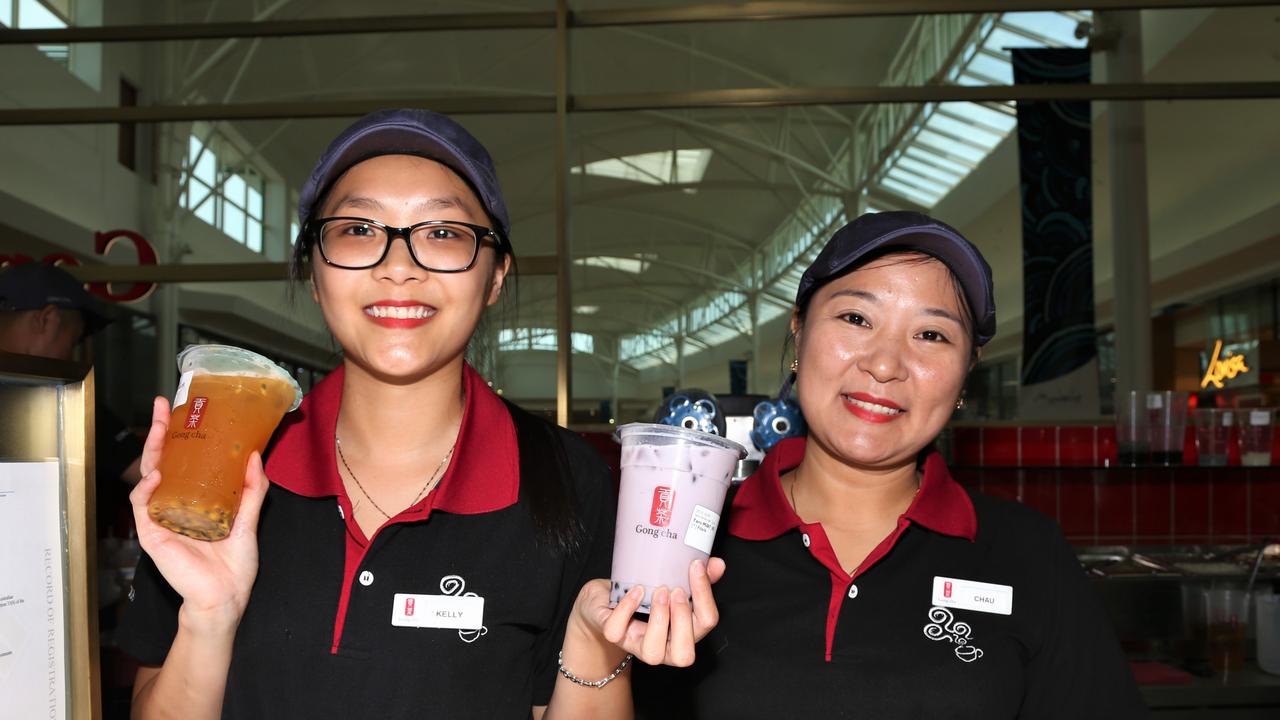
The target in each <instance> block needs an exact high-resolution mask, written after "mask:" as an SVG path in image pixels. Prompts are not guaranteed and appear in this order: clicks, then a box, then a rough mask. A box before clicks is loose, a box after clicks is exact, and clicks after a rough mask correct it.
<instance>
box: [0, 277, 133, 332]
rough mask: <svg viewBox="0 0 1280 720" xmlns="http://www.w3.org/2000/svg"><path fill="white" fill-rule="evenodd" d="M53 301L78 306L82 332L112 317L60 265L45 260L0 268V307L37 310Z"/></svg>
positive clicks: (93, 330)
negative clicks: (82, 327)
mask: <svg viewBox="0 0 1280 720" xmlns="http://www.w3.org/2000/svg"><path fill="white" fill-rule="evenodd" d="M48 305H55V306H57V307H60V308H64V309H67V310H79V311H80V314H81V316H83V317H84V335H91V334H93V333H95V332H97V331H99V330H101V329H102V328H103V327H105V326H107V325H109V324H110V323H111V322H112V321H114V319H115V318H113V317H111V316H110V315H108V314H107V311H106V310H105V308H104V307H103V306H102V304H101V303H100V302H99V301H98V300H97V299H96V298H94V297H93V295H90V294H89V292H88V291H86V290H85V289H84V284H83V283H81V282H80V281H79V280H77V279H75V278H74V277H73V276H72V275H71V273H69V272H67V271H66V270H63V269H62V268H59V267H56V266H54V265H48V264H46V263H37V262H31V263H22V264H19V265H10V266H9V267H7V268H4V269H3V270H0V310H8V311H21V310H40V309H43V308H44V307H45V306H48Z"/></svg>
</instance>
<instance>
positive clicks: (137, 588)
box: [116, 552, 182, 666]
mask: <svg viewBox="0 0 1280 720" xmlns="http://www.w3.org/2000/svg"><path fill="white" fill-rule="evenodd" d="M181 605H182V597H181V596H180V595H178V593H177V592H175V591H174V589H173V588H171V587H169V583H167V582H165V579H164V578H163V577H162V576H161V575H160V571H159V570H157V569H156V565H155V563H153V562H152V561H151V557H150V556H148V555H147V554H146V553H145V552H144V553H142V557H141V558H140V559H139V560H138V569H137V571H136V572H135V573H134V576H133V586H132V587H131V588H130V589H129V602H128V603H127V604H126V605H125V609H124V617H123V618H122V619H121V621H120V625H119V627H118V628H117V629H116V641H117V643H118V644H119V646H120V649H121V650H123V651H124V652H125V653H126V654H128V655H130V656H132V657H133V658H135V659H136V660H137V661H138V662H139V663H141V664H143V665H150V666H159V665H163V664H164V659H165V657H166V656H168V654H169V647H170V646H171V645H173V639H174V637H176V636H177V634H178V608H179V607H180V606H181Z"/></svg>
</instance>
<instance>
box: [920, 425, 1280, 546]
mask: <svg viewBox="0 0 1280 720" xmlns="http://www.w3.org/2000/svg"><path fill="white" fill-rule="evenodd" d="M1277 436H1278V438H1280V434H1277ZM1188 440H1189V441H1188V443H1187V445H1186V447H1185V449H1184V459H1185V460H1186V462H1187V463H1188V464H1184V465H1180V466H1170V467H1163V466H1143V467H1117V466H1116V464H1115V463H1116V456H1115V431H1114V429H1113V428H1111V427H1107V426H1092V425H1072V426H1023V427H1011V426H1003V427H996V426H986V427H984V426H973V425H970V426H957V427H954V428H951V429H950V431H949V433H948V435H947V437H946V438H944V441H943V442H942V443H941V444H942V445H943V449H944V452H948V453H949V455H950V457H951V460H952V463H951V464H952V469H953V474H954V475H955V477H956V479H957V480H958V481H960V482H961V483H962V484H964V485H966V486H967V487H971V488H974V489H976V490H978V491H980V492H984V493H987V494H990V495H995V496H998V497H1005V498H1009V499H1012V500H1017V501H1018V502H1022V503H1025V504H1027V505H1029V506H1031V507H1034V508H1035V509H1037V510H1039V511H1040V512H1043V513H1044V514H1046V515H1048V516H1049V517H1052V518H1054V519H1055V520H1057V521H1058V524H1059V525H1061V526H1062V529H1063V532H1064V533H1065V534H1066V535H1067V538H1068V539H1069V540H1070V541H1071V542H1072V543H1074V544H1077V545H1113V544H1115V545H1118V544H1138V545H1153V544H1201V543H1215V544H1238V543H1249V542H1257V541H1261V540H1266V539H1275V538H1280V466H1277V465H1276V464H1275V460H1276V458H1277V457H1280V440H1278V441H1277V443H1278V447H1277V448H1275V449H1274V450H1273V453H1272V461H1273V464H1272V465H1271V466H1269V467H1240V466H1238V465H1237V466H1228V467H1220V468H1202V467H1198V466H1196V465H1195V464H1194V463H1195V461H1196V457H1195V443H1194V438H1193V437H1190V436H1189V438H1188Z"/></svg>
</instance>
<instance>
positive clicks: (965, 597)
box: [933, 576, 1013, 615]
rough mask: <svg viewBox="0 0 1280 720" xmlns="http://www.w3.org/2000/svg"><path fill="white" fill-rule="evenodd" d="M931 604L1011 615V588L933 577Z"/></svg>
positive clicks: (974, 581)
mask: <svg viewBox="0 0 1280 720" xmlns="http://www.w3.org/2000/svg"><path fill="white" fill-rule="evenodd" d="M933 604H934V605H937V606H939V607H946V608H956V609H958V610H976V611H978V612H985V613H993V614H996V615H1012V614H1013V587H1012V586H1009V585H995V584H993V583H984V582H978V581H976V580H960V579H958V578H949V577H941V576H935V577H934V578H933Z"/></svg>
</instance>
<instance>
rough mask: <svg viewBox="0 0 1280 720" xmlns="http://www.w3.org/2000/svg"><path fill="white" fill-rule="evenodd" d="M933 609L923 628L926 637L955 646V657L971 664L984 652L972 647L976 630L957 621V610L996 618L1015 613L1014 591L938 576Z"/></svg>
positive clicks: (930, 610)
mask: <svg viewBox="0 0 1280 720" xmlns="http://www.w3.org/2000/svg"><path fill="white" fill-rule="evenodd" d="M931 604H932V605H933V607H931V608H929V622H928V624H926V625H925V626H924V636H925V637H927V638H929V639H930V640H935V641H947V642H950V643H951V644H952V645H954V646H955V647H954V650H955V654H956V657H957V658H959V659H960V660H961V661H962V662H966V663H971V662H974V661H976V660H979V659H981V658H982V656H983V654H984V653H983V652H982V649H981V648H979V647H977V646H975V645H974V644H973V628H972V627H971V626H970V625H969V623H966V622H963V621H959V620H956V617H955V613H953V612H952V610H953V609H955V610H971V611H975V612H984V613H991V614H994V615H1012V614H1013V588H1012V587H1011V586H1009V585H996V584H994V583H984V582H978V581H976V580H961V579H959V578H949V577H942V576H936V577H934V578H933V597H932V603H931Z"/></svg>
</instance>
